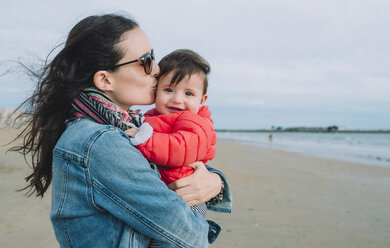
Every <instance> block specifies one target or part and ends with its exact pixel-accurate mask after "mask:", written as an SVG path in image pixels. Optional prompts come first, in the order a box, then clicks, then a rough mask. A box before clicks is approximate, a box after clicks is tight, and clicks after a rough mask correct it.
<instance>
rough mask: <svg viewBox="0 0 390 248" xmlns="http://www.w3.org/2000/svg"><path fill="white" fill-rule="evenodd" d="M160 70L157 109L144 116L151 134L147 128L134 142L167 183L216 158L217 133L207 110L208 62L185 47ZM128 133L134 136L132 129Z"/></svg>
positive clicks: (132, 139)
mask: <svg viewBox="0 0 390 248" xmlns="http://www.w3.org/2000/svg"><path fill="white" fill-rule="evenodd" d="M159 66H160V75H159V81H158V87H157V91H156V102H155V104H156V108H154V109H151V110H149V111H148V112H146V113H145V122H146V123H149V124H150V125H151V126H152V127H153V133H152V134H151V129H150V130H149V131H145V130H146V129H147V128H145V127H143V128H141V131H140V132H138V133H137V134H136V135H135V137H134V138H131V141H132V143H133V144H134V145H136V147H137V149H138V150H139V151H141V153H142V154H143V155H144V156H145V157H146V158H147V159H148V160H149V161H151V162H153V163H155V164H157V165H158V169H159V171H160V174H161V180H162V181H164V182H165V183H166V184H169V183H171V182H173V181H175V180H177V179H179V178H182V177H186V176H188V175H190V174H192V172H193V170H194V169H193V168H192V167H190V166H188V164H191V163H193V162H196V161H202V162H204V163H206V162H207V161H208V160H211V159H213V158H214V155H215V144H216V134H215V131H214V127H213V121H212V120H211V113H210V111H209V110H208V108H207V107H206V106H204V103H205V102H206V100H207V86H208V82H207V74H208V73H209V71H210V66H209V64H208V63H207V61H206V60H204V59H203V58H202V57H200V56H199V55H198V54H197V53H195V52H193V51H190V50H184V49H182V50H176V51H174V52H172V53H170V54H168V55H167V56H165V57H164V58H163V59H162V60H161V61H160V63H159ZM144 125H147V124H145V123H144V124H143V126H144ZM126 133H127V134H128V135H129V136H133V135H134V134H133V130H132V129H130V130H128V131H126ZM145 133H147V134H145ZM150 135H151V136H150ZM149 136H150V138H148V137H149ZM145 137H146V138H145ZM147 138H148V139H147ZM146 139H147V140H146ZM145 140H146V141H145Z"/></svg>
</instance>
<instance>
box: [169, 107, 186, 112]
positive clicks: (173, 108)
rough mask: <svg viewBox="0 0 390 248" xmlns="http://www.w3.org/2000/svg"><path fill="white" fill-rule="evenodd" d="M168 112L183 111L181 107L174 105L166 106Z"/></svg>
mask: <svg viewBox="0 0 390 248" xmlns="http://www.w3.org/2000/svg"><path fill="white" fill-rule="evenodd" d="M167 108H168V109H169V111H170V112H179V111H183V110H182V109H181V108H176V107H167Z"/></svg>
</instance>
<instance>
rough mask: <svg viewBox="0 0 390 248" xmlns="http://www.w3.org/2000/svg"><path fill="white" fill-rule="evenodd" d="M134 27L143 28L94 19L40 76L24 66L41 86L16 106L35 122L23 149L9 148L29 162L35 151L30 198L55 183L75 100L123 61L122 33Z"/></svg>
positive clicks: (121, 20) (124, 20)
mask: <svg viewBox="0 0 390 248" xmlns="http://www.w3.org/2000/svg"><path fill="white" fill-rule="evenodd" d="M135 27H138V24H137V23H136V22H135V21H134V20H132V19H130V18H128V17H124V16H121V15H116V14H108V15H101V16H89V17H87V18H85V19H83V20H81V21H80V22H79V23H77V24H76V25H75V26H74V27H73V28H72V30H71V31H70V33H69V35H68V38H67V40H66V43H65V46H64V48H63V49H62V50H61V51H60V52H59V53H58V54H57V55H56V56H55V57H54V59H53V60H52V61H51V62H50V63H49V62H47V59H46V62H45V65H44V66H43V67H42V69H41V70H40V71H39V72H37V73H35V72H34V71H33V70H32V69H29V68H28V67H25V68H26V69H27V70H28V71H29V72H30V74H33V75H34V76H35V78H36V79H37V84H36V87H35V90H34V92H33V94H32V96H31V97H29V98H28V99H27V100H25V101H24V102H23V103H22V104H21V105H20V106H19V107H18V108H17V109H21V108H23V111H24V113H23V114H22V116H20V117H26V116H27V117H29V118H30V119H29V122H28V125H27V126H26V128H24V129H23V131H22V132H21V133H20V134H19V135H18V137H17V139H18V138H21V137H23V143H22V145H20V146H15V147H13V148H11V149H10V150H12V151H18V152H20V153H21V154H23V155H24V157H25V159H26V157H27V155H28V154H29V153H31V156H32V161H31V167H32V169H33V172H32V173H31V174H30V175H28V176H27V177H26V182H27V183H28V185H27V186H26V187H25V188H23V189H22V190H25V189H28V193H29V195H32V194H33V193H34V192H35V193H36V195H37V196H41V197H43V195H44V193H45V192H46V190H47V188H48V187H49V185H50V183H51V179H52V173H51V168H52V152H53V149H54V146H55V144H56V143H57V141H58V139H59V138H60V136H61V135H62V133H63V132H64V130H65V121H66V119H67V117H68V113H69V111H70V107H71V102H72V100H73V99H74V97H75V96H76V95H77V94H78V93H79V92H80V91H81V90H83V89H84V88H86V87H89V86H92V85H93V76H94V74H95V73H96V72H97V71H99V70H103V69H104V68H108V67H110V66H112V65H115V64H116V63H117V62H118V61H119V60H120V59H121V58H122V57H123V55H124V52H123V51H121V49H120V47H119V46H118V42H120V41H121V39H122V35H123V33H125V32H126V31H129V30H132V29H134V28H135ZM26 161H27V159H26Z"/></svg>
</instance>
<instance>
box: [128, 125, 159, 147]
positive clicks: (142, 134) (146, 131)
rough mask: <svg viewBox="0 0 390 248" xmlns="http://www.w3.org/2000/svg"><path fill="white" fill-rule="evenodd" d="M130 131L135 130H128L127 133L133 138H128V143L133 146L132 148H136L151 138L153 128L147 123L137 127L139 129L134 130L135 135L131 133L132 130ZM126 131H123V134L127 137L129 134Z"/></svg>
mask: <svg viewBox="0 0 390 248" xmlns="http://www.w3.org/2000/svg"><path fill="white" fill-rule="evenodd" d="M132 129H135V128H130V129H129V130H127V131H129V133H130V134H133V136H134V137H132V138H130V142H131V144H133V146H138V145H140V144H143V143H145V142H146V141H147V140H148V139H149V138H150V136H152V134H153V128H152V126H151V125H150V124H149V123H144V124H142V125H141V126H140V127H139V129H137V130H135V133H133V132H134V130H132ZM127 131H125V132H126V134H127V135H129V133H128V132H127ZM129 136H130V135H129Z"/></svg>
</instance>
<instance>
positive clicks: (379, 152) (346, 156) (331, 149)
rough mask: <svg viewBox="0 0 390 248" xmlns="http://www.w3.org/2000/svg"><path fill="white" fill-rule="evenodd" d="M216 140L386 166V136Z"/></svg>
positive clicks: (389, 160)
mask: <svg viewBox="0 0 390 248" xmlns="http://www.w3.org/2000/svg"><path fill="white" fill-rule="evenodd" d="M270 134H271V135H272V141H270V139H269V135H270ZM217 137H218V138H219V139H227V140H234V141H239V142H244V143H251V144H254V145H259V146H262V147H269V148H272V149H279V150H285V151H292V152H299V153H303V154H307V155H312V156H316V157H322V158H330V159H337V160H343V161H350V162H358V163H364V164H370V165H380V166H386V167H387V166H389V167H390V133H358V132H357V133H305V132H274V133H271V132H270V133H267V132H217Z"/></svg>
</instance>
